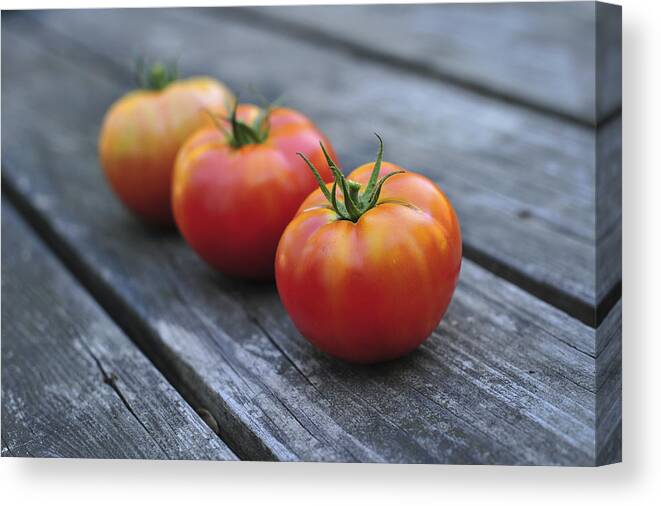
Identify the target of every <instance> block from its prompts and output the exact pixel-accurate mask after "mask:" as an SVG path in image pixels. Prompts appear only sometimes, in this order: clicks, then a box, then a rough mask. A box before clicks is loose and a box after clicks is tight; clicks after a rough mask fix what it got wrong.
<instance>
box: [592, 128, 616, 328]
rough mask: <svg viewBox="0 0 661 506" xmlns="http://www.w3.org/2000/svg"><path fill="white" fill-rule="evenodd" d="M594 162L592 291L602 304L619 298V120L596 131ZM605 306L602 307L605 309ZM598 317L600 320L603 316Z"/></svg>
mask: <svg viewBox="0 0 661 506" xmlns="http://www.w3.org/2000/svg"><path fill="white" fill-rule="evenodd" d="M596 159H597V168H598V170H597V179H596V187H595V188H596V194H595V199H596V211H597V212H596V232H597V243H596V244H597V251H596V265H597V270H596V290H597V298H598V299H599V300H606V299H608V298H609V297H612V296H613V295H616V296H617V298H619V296H620V294H621V289H620V290H618V291H617V292H616V293H613V290H612V287H613V286H617V285H618V284H621V280H622V118H621V116H617V117H615V118H613V119H612V120H611V121H609V122H607V123H606V124H604V125H602V126H601V127H599V129H598V130H597V150H596ZM615 300H617V299H615ZM607 305H608V304H603V305H602V306H603V307H604V308H605V307H606V306H607ZM604 310H605V309H602V311H604ZM604 314H605V313H604ZM598 316H599V318H598V319H599V320H601V317H602V316H603V315H598Z"/></svg>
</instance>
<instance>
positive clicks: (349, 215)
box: [298, 135, 404, 223]
mask: <svg viewBox="0 0 661 506" xmlns="http://www.w3.org/2000/svg"><path fill="white" fill-rule="evenodd" d="M377 138H378V139H379V151H378V154H377V157H376V162H374V167H373V168H372V173H371V174H370V178H369V181H368V183H367V185H366V186H365V189H364V191H363V192H362V193H361V190H362V185H361V184H360V183H357V182H356V181H351V180H349V179H347V178H346V177H345V176H344V175H343V174H342V172H341V171H340V169H339V168H338V166H337V164H336V163H335V161H334V160H333V159H332V158H331V157H330V155H329V154H328V152H327V151H326V148H325V147H324V144H323V143H322V142H320V143H319V145H320V146H321V150H322V152H323V153H324V156H325V157H326V163H327V164H328V168H329V170H330V171H331V173H332V174H333V177H334V179H335V181H334V182H333V188H332V190H331V191H328V187H327V186H326V183H324V181H323V179H322V178H321V175H319V171H318V170H317V169H316V168H315V166H314V165H313V164H312V162H310V160H308V159H307V158H306V157H305V155H304V154H303V153H298V156H300V157H301V158H302V159H303V160H304V161H305V163H306V164H307V165H308V167H310V170H311V171H312V173H313V174H314V177H315V179H316V180H317V183H318V184H319V188H321V191H322V193H323V194H324V196H325V197H326V199H327V200H328V202H330V204H331V207H332V208H333V210H334V211H335V212H336V213H337V215H338V216H339V217H340V219H343V220H350V221H353V222H354V223H355V222H357V221H358V220H359V219H360V217H361V216H362V215H363V214H365V213H366V212H367V211H369V210H370V209H372V208H373V207H375V206H376V205H377V203H378V202H379V196H380V195H381V189H382V188H383V184H384V183H385V182H386V181H387V180H388V178H390V177H392V176H394V175H395V174H401V173H402V172H404V171H403V170H398V171H396V172H391V173H389V174H386V175H385V176H383V177H382V178H381V179H379V172H380V170H381V162H382V160H383V141H382V140H381V137H379V136H378V135H377ZM338 187H339V188H340V190H341V191H342V194H343V196H344V202H342V201H338V200H337V195H336V194H337V188H338Z"/></svg>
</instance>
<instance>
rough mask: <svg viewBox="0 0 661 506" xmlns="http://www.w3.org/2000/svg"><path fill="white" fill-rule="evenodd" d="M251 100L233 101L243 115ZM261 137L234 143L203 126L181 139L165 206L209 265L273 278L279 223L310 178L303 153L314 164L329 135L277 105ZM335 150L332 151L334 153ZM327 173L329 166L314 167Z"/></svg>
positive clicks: (246, 118) (311, 184) (244, 117)
mask: <svg viewBox="0 0 661 506" xmlns="http://www.w3.org/2000/svg"><path fill="white" fill-rule="evenodd" d="M259 111H260V110H259V108H257V107H256V106H254V105H251V104H241V105H239V107H238V109H237V117H238V119H239V120H241V121H243V122H246V123H250V122H251V121H253V120H254V118H255V117H256V116H257V114H258V113H259ZM269 124H270V129H269V134H268V137H267V139H266V140H265V141H264V142H263V143H260V144H247V145H244V146H241V147H238V148H237V147H233V146H232V145H231V144H230V143H229V141H228V138H227V137H226V135H225V134H223V133H222V132H221V131H220V130H219V129H218V128H215V127H211V128H204V129H201V130H200V131H198V132H197V133H196V134H194V135H193V136H192V137H191V138H190V139H189V140H188V141H187V142H186V144H185V145H184V146H183V147H182V149H181V151H180V153H179V156H178V157H177V161H176V163H175V173H174V182H173V192H172V207H173V210H174V216H175V221H176V223H177V226H178V228H179V230H180V232H181V234H182V235H183V237H184V238H185V239H186V241H187V242H188V244H189V245H190V246H191V247H192V249H193V250H195V251H196V252H197V253H198V254H199V255H200V257H202V258H203V259H204V260H205V261H206V262H207V263H208V264H209V265H211V266H212V267H214V268H215V269H217V270H219V271H220V272H223V273H224V274H228V275H230V276H235V277H244V278H252V279H272V278H273V270H274V264H273V261H274V258H275V251H276V248H277V245H278V241H279V239H280V236H281V235H282V232H283V230H284V229H285V227H286V226H287V224H288V223H289V221H290V220H291V218H292V217H293V216H294V214H295V213H296V210H297V208H298V206H299V205H300V204H301V202H302V201H303V200H304V199H305V197H306V196H307V195H308V194H309V193H310V192H311V191H312V190H313V189H314V188H315V187H316V186H317V182H316V180H315V179H314V176H313V175H312V173H311V172H310V170H309V169H308V167H307V166H306V164H305V162H304V161H303V160H302V159H301V158H300V157H299V156H297V154H296V153H297V152H301V153H303V154H304V155H305V156H307V157H308V158H309V159H310V160H313V161H314V162H316V163H319V164H321V163H322V161H323V160H325V158H324V156H323V153H322V151H321V148H320V147H319V142H320V141H322V142H323V143H324V145H325V146H327V147H328V150H329V151H330V152H331V153H332V152H333V151H332V148H331V147H330V144H329V143H328V140H327V139H326V138H325V137H324V136H323V134H322V133H321V132H320V131H319V130H318V129H317V128H316V127H315V126H314V124H313V123H312V122H311V121H310V120H308V119H307V118H305V117H304V116H303V115H302V114H300V113H298V112H296V111H294V110H291V109H286V108H276V109H274V110H273V111H272V112H271V114H270V116H269ZM333 156H334V153H333ZM321 176H322V178H323V179H324V180H325V181H330V180H331V179H332V176H331V173H330V171H329V170H326V171H324V172H323V173H322V174H321Z"/></svg>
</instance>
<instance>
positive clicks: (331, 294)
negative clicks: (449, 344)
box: [276, 162, 461, 363]
mask: <svg viewBox="0 0 661 506" xmlns="http://www.w3.org/2000/svg"><path fill="white" fill-rule="evenodd" d="M372 167H373V164H366V165H364V166H361V167H359V168H358V169H356V170H355V171H354V172H353V173H351V174H350V175H349V176H348V178H349V179H351V180H354V181H357V182H360V183H366V182H367V180H368V178H369V174H370V171H371V170H372ZM396 170H402V169H401V168H399V167H397V166H395V165H393V164H390V163H387V162H383V164H382V166H381V171H380V174H381V175H385V174H387V173H389V172H394V171H396ZM329 186H330V185H329ZM460 268H461V232H460V227H459V221H458V220H457V216H456V214H455V212H454V210H453V208H452V205H451V204H450V202H449V200H448V199H447V197H445V195H444V194H443V193H442V192H441V191H440V189H438V187H437V186H436V185H435V184H434V183H432V182H431V181H430V180H429V179H427V178H425V177H424V176H421V175H419V174H415V173H412V172H406V173H403V174H397V175H394V176H392V177H391V178H390V179H389V180H388V181H387V182H386V183H385V184H384V186H383V189H382V192H381V196H380V198H379V200H378V204H377V206H376V207H374V208H372V209H370V210H369V211H367V212H366V213H365V214H364V215H363V216H361V217H360V218H359V219H358V221H357V222H356V223H354V222H352V221H350V220H341V219H339V218H338V216H337V214H336V213H335V211H334V210H332V208H331V207H330V206H329V205H328V202H327V200H326V198H325V197H324V196H323V194H322V193H321V191H320V190H317V191H315V192H313V193H312V194H311V195H310V196H309V197H308V198H307V199H306V200H305V202H304V203H303V204H302V205H301V207H300V209H299V211H298V213H297V215H296V217H295V218H294V219H293V220H292V222H291V223H290V224H289V226H288V227H287V229H286V230H285V232H284V233H283V235H282V239H281V240H280V244H279V246H278V250H277V254H276V283H277V287H278V292H279V294H280V298H281V299H282V303H283V305H284V307H285V309H286V310H287V312H288V313H289V315H290V317H291V319H292V321H293V322H294V324H295V326H296V328H297V329H298V330H299V332H300V333H301V334H302V335H303V336H304V337H305V338H306V339H308V340H309V341H310V342H312V343H313V344H314V345H316V346H317V347H319V348H320V349H321V350H322V351H325V352H326V353H329V354H330V355H333V356H335V357H338V358H341V359H344V360H346V361H349V362H357V363H374V362H381V361H385V360H390V359H394V358H398V357H400V356H403V355H405V354H407V353H409V352H411V351H412V350H414V349H415V348H417V347H418V346H419V345H420V344H421V343H422V342H423V341H424V340H425V339H426V338H427V337H428V336H429V335H430V334H431V332H432V331H433V330H434V329H435V328H436V326H437V325H438V323H439V322H440V320H441V318H442V317H443V315H444V313H445V311H446V309H447V307H448V305H449V303H450V299H451V298H452V294H453V292H454V289H455V286H456V283H457V280H458V277H459V271H460Z"/></svg>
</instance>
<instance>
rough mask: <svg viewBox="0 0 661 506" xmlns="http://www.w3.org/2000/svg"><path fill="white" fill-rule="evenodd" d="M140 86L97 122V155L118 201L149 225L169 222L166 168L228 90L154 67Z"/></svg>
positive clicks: (223, 105)
mask: <svg viewBox="0 0 661 506" xmlns="http://www.w3.org/2000/svg"><path fill="white" fill-rule="evenodd" d="M144 81H145V82H144V88H142V89H138V90H134V91H132V92H130V93H128V94H127V95H125V96H124V97H122V98H121V99H119V100H118V101H117V102H115V103H114V104H113V105H112V106H111V107H110V109H109V110H108V112H107V113H106V116H105V118H104V120H103V125H102V127H101V133H100V135H99V155H100V159H101V165H102V166H103V169H104V171H105V174H106V177H107V179H108V181H109V182H110V185H111V186H112V188H113V190H114V191H115V193H116V194H117V195H118V196H119V198H120V200H121V201H122V202H123V203H124V204H125V205H126V206H127V207H128V208H129V209H130V210H131V211H133V212H134V213H135V214H137V215H138V216H140V217H141V218H143V219H144V220H146V221H149V222H154V223H163V224H165V223H171V222H172V210H171V204H170V201H171V199H170V196H171V186H172V170H173V166H174V160H175V158H176V155H177V151H178V150H179V148H180V147H181V145H182V144H183V142H184V141H185V140H186V139H187V138H188V137H189V136H190V135H191V134H192V133H193V132H194V131H196V130H197V129H199V128H200V127H202V126H204V125H208V124H211V119H210V118H209V111H212V112H215V113H220V114H227V112H228V106H229V105H231V104H232V103H233V101H234V98H233V95H232V93H231V92H230V91H229V89H228V88H227V87H226V86H225V85H224V84H222V83H220V82H219V81H216V80H214V79H212V78H209V77H194V78H190V79H184V80H176V76H175V75H174V73H171V72H169V71H168V70H167V69H166V67H164V66H163V65H158V64H157V65H154V66H153V67H152V68H151V69H150V70H149V71H148V74H147V77H146V78H145V79H144Z"/></svg>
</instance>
